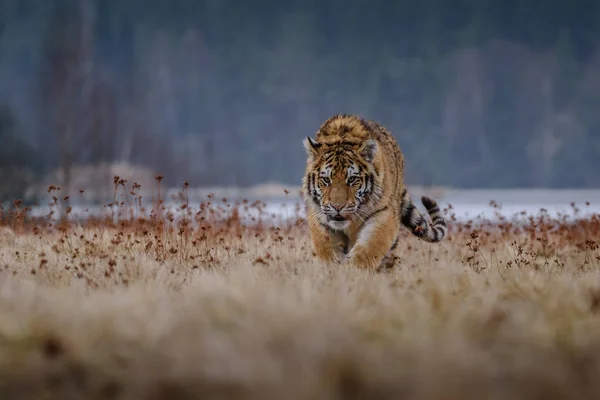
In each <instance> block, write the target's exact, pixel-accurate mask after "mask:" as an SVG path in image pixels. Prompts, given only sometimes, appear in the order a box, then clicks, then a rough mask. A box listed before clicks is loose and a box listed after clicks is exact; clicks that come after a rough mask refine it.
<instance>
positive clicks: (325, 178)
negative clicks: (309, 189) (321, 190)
mask: <svg viewBox="0 0 600 400" xmlns="http://www.w3.org/2000/svg"><path fill="white" fill-rule="evenodd" d="M321 183H322V184H323V185H325V186H327V185H329V183H330V180H329V178H327V177H325V176H322V177H321Z"/></svg>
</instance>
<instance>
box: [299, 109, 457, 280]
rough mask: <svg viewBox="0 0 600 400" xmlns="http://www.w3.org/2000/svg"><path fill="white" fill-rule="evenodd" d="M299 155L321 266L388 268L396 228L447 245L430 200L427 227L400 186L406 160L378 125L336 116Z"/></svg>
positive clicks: (442, 223) (437, 212)
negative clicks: (302, 160) (303, 159)
mask: <svg viewBox="0 0 600 400" xmlns="http://www.w3.org/2000/svg"><path fill="white" fill-rule="evenodd" d="M304 147H305V149H306V152H307V155H308V158H307V163H306V171H305V174H304V177H303V178H302V196H303V198H304V201H305V203H306V205H307V219H308V224H309V229H310V234H311V239H312V244H313V247H314V251H315V253H316V255H317V257H318V258H319V259H320V260H322V261H325V262H338V261H343V260H346V261H347V262H348V263H349V264H350V265H351V266H355V267H359V268H367V269H371V270H375V269H378V268H379V267H389V266H390V264H391V263H392V262H393V260H394V256H395V254H394V251H395V249H396V246H397V244H398V240H399V233H400V227H401V226H404V227H406V228H408V229H409V230H410V231H411V232H412V233H413V234H414V235H415V236H417V237H418V238H420V239H422V240H425V241H427V242H439V241H441V240H442V239H444V238H445V237H446V235H447V225H446V221H445V219H444V217H443V216H442V213H441V211H440V208H439V206H438V205H437V203H436V201H435V200H433V199H432V198H430V197H426V196H423V197H422V198H421V202H422V203H423V205H424V206H425V209H426V210H427V212H428V214H429V216H430V217H431V220H432V225H430V224H428V222H427V220H426V219H425V217H424V216H423V215H422V214H421V213H420V212H419V210H418V209H417V208H416V207H415V206H414V204H413V202H412V200H411V197H410V195H409V194H408V191H407V190H406V187H405V186H404V156H403V154H402V151H401V150H400V147H399V146H398V144H397V143H396V140H395V139H394V137H393V136H392V135H391V134H390V133H389V132H388V131H387V130H386V128H384V127H383V126H382V125H380V124H378V123H377V122H374V121H369V120H365V119H362V118H359V117H358V116H355V115H348V114H338V115H335V116H333V117H331V118H329V119H328V120H326V121H325V122H324V123H323V124H322V125H321V127H320V128H319V130H318V131H317V134H316V136H315V139H313V138H311V137H308V136H307V137H306V138H305V139H304Z"/></svg>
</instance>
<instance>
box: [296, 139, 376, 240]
mask: <svg viewBox="0 0 600 400" xmlns="http://www.w3.org/2000/svg"><path fill="white" fill-rule="evenodd" d="M304 145H305V148H306V150H307V153H308V160H307V163H308V168H307V173H306V175H305V176H304V178H303V185H302V186H303V193H304V197H305V199H306V200H307V202H308V203H309V204H310V205H311V206H312V207H314V208H315V209H316V210H317V211H318V212H317V214H318V216H319V219H320V220H321V222H322V223H324V224H326V225H328V226H329V227H331V228H332V229H334V230H343V229H345V228H347V227H348V226H349V225H350V222H351V221H352V220H353V219H355V218H358V219H360V218H361V211H362V210H363V208H364V207H365V206H366V204H368V202H369V200H370V199H371V197H372V194H373V192H374V191H375V190H376V187H377V176H376V172H375V169H374V167H373V159H374V157H375V154H376V151H377V142H376V141H374V140H368V141H366V142H364V143H335V144H325V143H319V142H317V141H315V140H314V139H311V138H306V140H305V141H304Z"/></svg>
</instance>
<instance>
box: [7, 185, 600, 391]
mask: <svg viewBox="0 0 600 400" xmlns="http://www.w3.org/2000/svg"><path fill="white" fill-rule="evenodd" d="M50 191H51V192H52V189H51V190H50ZM54 195H56V196H58V195H57V193H54ZM129 195H130V196H131V197H128V198H127V199H128V201H125V200H124V201H123V202H122V203H120V204H118V205H117V206H118V208H121V209H125V210H127V209H129V208H135V207H136V206H135V204H136V200H137V199H136V197H135V193H134V192H131V193H130V194H129ZM57 200H58V199H57ZM58 203H60V201H57V204H58ZM246 206H247V207H256V206H257V205H244V204H242V205H241V206H239V207H240V210H243V208H244V207H246ZM231 207H233V208H235V205H231V204H228V202H227V200H221V199H213V200H212V203H206V204H202V205H200V206H198V205H195V207H193V206H192V205H188V204H187V203H186V202H185V194H183V196H182V206H181V208H180V210H179V211H178V212H177V213H176V214H173V215H171V214H165V213H163V212H162V211H161V207H160V203H157V204H156V206H155V212H153V213H152V214H151V216H150V217H149V218H147V219H139V218H137V219H133V218H131V219H127V218H122V219H121V220H120V221H119V222H114V221H115V220H114V219H112V220H111V219H109V218H107V219H90V220H88V221H86V222H78V223H75V222H70V221H69V219H68V209H66V210H67V213H66V214H67V218H65V219H64V220H62V221H58V222H52V223H50V222H49V221H47V220H44V219H32V218H29V217H27V215H26V210H22V209H20V207H19V205H18V204H17V205H16V207H15V208H14V209H13V210H12V211H8V210H6V211H5V214H4V216H3V217H2V219H1V220H0V226H1V227H0V398H1V399H168V398H174V399H193V398H203V399H315V400H318V399H324V400H325V399H504V398H506V399H508V398H510V399H542V398H543V399H583V398H599V397H600V381H595V379H594V377H598V374H599V373H600V250H599V249H598V245H597V244H596V243H600V218H597V217H593V218H591V219H587V220H580V221H578V222H577V223H575V224H567V223H566V222H564V221H561V220H552V219H549V218H548V217H544V216H543V215H542V216H540V217H535V218H534V217H532V216H529V217H528V216H523V218H524V219H525V220H526V222H527V223H526V224H525V225H518V224H515V223H513V222H511V221H505V222H503V223H501V224H496V225H490V224H485V223H483V224H480V225H478V224H476V222H477V221H474V222H473V223H461V224H459V223H457V222H455V223H452V222H451V223H450V239H449V240H448V241H446V242H444V243H442V244H437V245H432V244H427V243H424V242H421V241H419V240H417V239H415V238H414V237H411V236H409V235H408V233H406V234H405V237H404V240H403V241H402V242H401V244H400V246H401V248H402V254H403V257H402V258H401V259H400V260H398V262H397V265H396V267H395V268H394V269H392V270H389V271H385V272H380V273H373V272H368V271H363V270H356V269H349V268H348V267H346V266H343V265H337V266H336V265H322V264H319V263H317V262H316V261H315V260H314V258H313V256H312V252H311V249H310V245H309V237H308V232H307V230H306V224H303V222H302V220H301V219H299V220H298V221H297V222H295V223H288V222H286V223H282V224H280V225H279V226H273V225H267V224H264V223H262V222H261V221H260V220H257V221H256V224H255V225H252V226H243V225H242V224H240V222H239V220H238V219H237V218H236V215H237V213H235V212H234V213H233V216H232V217H230V218H227V219H223V218H220V215H221V211H220V210H222V209H227V208H231ZM62 210H63V212H64V210H65V208H62ZM450 212H451V211H450ZM124 215H125V216H126V215H127V214H126V213H125V214H124Z"/></svg>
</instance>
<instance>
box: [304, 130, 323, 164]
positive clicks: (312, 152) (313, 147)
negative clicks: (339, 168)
mask: <svg viewBox="0 0 600 400" xmlns="http://www.w3.org/2000/svg"><path fill="white" fill-rule="evenodd" d="M303 143H304V148H305V149H306V153H307V154H308V158H309V159H310V160H314V159H315V158H316V157H317V156H318V155H319V150H320V149H321V146H323V144H322V143H319V142H317V141H316V140H315V139H313V138H311V137H309V136H307V137H306V138H305V139H304V141H303Z"/></svg>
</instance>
